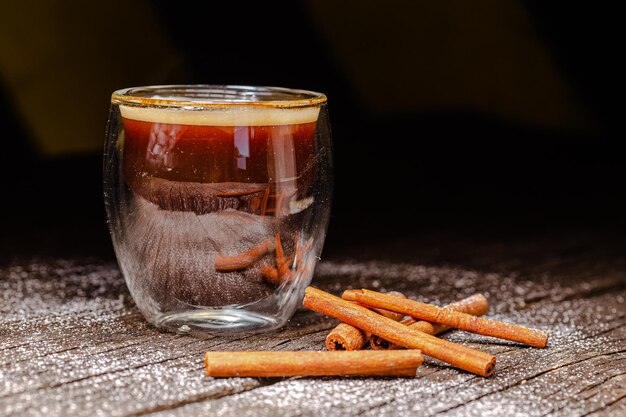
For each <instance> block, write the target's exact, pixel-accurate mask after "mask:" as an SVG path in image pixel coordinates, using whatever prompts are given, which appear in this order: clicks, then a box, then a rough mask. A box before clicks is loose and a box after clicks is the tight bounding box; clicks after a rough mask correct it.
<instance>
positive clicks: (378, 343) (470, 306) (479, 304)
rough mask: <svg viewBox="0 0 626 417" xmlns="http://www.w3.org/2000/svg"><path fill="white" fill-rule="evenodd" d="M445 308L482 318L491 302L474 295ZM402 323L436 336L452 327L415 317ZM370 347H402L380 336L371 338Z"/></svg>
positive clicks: (377, 348)
mask: <svg viewBox="0 0 626 417" xmlns="http://www.w3.org/2000/svg"><path fill="white" fill-rule="evenodd" d="M444 308H449V309H452V310H455V311H460V312H462V313H467V314H471V315H473V316H482V315H483V314H485V313H487V310H488V309H489V302H488V301H487V299H486V298H485V296H484V295H482V294H474V295H472V296H470V297H467V298H464V299H462V300H460V301H457V302H454V303H452V304H449V305H447V306H445V307H444ZM400 323H402V324H404V325H405V326H409V327H410V328H412V329H415V330H419V331H420V332H424V333H428V334H432V335H436V334H439V333H441V332H445V331H446V330H449V329H451V327H450V326H446V325H444V324H439V323H429V322H427V321H423V320H422V321H418V320H416V319H414V318H413V317H407V318H405V319H403V320H401V321H400ZM370 346H371V348H372V349H376V350H380V349H399V348H401V347H402V346H398V345H396V344H395V343H390V342H389V341H388V340H385V339H383V338H381V337H378V336H372V337H371V338H370Z"/></svg>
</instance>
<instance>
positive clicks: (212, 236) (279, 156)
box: [104, 85, 332, 333]
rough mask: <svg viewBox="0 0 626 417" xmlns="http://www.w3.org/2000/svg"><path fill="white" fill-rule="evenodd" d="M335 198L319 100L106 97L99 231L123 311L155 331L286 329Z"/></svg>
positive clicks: (249, 92) (195, 94) (279, 93)
mask: <svg viewBox="0 0 626 417" xmlns="http://www.w3.org/2000/svg"><path fill="white" fill-rule="evenodd" d="M331 192H332V149H331V136H330V125H329V121H328V114H327V108H326V96H324V95H323V94H320V93H315V92H311V91H304V90H292V89H286V88H277V87H244V86H212V85H180V86H178V85H172V86H151V87H138V88H128V89H124V90H119V91H116V92H114V93H113V95H112V99H111V110H110V114H109V121H108V126H107V135H106V144H105V151H104V199H105V205H106V210H107V215H108V221H109V229H110V232H111V236H112V240H113V246H114V248H115V252H116V255H117V260H118V263H119V266H120V269H121V270H122V273H123V275H124V277H125V279H126V283H127V285H128V288H129V289H130V292H131V294H132V296H133V299H134V300H135V303H136V304H137V306H138V307H139V309H140V310H141V312H142V313H143V315H144V316H145V318H146V319H147V320H148V321H149V322H150V323H152V324H154V325H155V326H157V327H161V328H166V329H170V330H174V331H179V332H190V331H203V332H211V333H223V332H239V331H246V332H248V331H254V330H270V329H274V328H277V327H280V326H282V325H283V324H284V323H285V322H286V321H287V320H288V319H289V318H290V317H291V315H292V314H293V312H294V311H295V309H296V308H297V307H298V305H299V303H300V301H301V299H302V297H303V293H304V289H305V288H306V286H307V285H308V284H309V282H310V281H311V278H312V276H313V270H314V268H315V265H316V263H317V260H318V259H319V256H320V253H321V251H322V246H323V243H324V238H325V235H326V227H327V224H328V218H329V213H330V198H331Z"/></svg>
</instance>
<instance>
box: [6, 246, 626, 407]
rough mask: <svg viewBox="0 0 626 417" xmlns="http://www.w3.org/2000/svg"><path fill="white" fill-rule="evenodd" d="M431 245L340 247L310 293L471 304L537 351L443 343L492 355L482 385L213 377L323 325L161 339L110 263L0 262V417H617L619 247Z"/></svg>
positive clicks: (620, 390)
mask: <svg viewBox="0 0 626 417" xmlns="http://www.w3.org/2000/svg"><path fill="white" fill-rule="evenodd" d="M445 242H447V243H442V241H437V240H428V239H423V240H419V241H412V240H405V241H401V240H398V241H396V242H395V243H393V242H391V243H390V242H387V243H386V244H385V245H384V248H381V247H377V246H375V245H374V246H369V247H359V248H355V250H354V253H352V254H350V253H349V251H345V253H344V255H342V256H338V257H335V258H334V259H331V260H328V261H325V262H323V263H322V264H321V265H320V266H319V268H318V270H317V272H316V278H315V280H314V285H316V286H318V287H320V288H323V289H326V290H329V291H331V292H334V293H338V292H340V291H341V290H342V289H346V288H359V287H367V288H373V289H383V290H392V289H394V290H400V291H403V292H405V293H406V294H407V295H409V296H412V297H415V298H417V299H419V300H428V301H431V302H435V303H441V304H443V303H448V302H451V301H453V300H456V299H460V298H462V297H464V296H467V295H469V294H472V293H475V292H482V293H485V294H486V295H488V298H489V300H490V302H491V308H490V313H489V316H490V317H494V318H496V319H500V320H505V321H511V322H515V323H519V324H526V325H530V326H535V327H539V328H542V329H545V330H548V331H550V334H551V338H550V343H549V347H548V348H546V349H534V348H527V347H522V346H519V345H516V344H514V343H503V342H499V341H494V340H490V339H488V338H485V337H479V336H475V335H470V334H467V333H462V332H450V333H448V335H447V336H446V337H447V338H449V339H450V340H454V341H458V342H462V343H465V344H467V345H468V346H472V347H475V348H479V349H483V350H485V351H487V352H490V353H492V354H495V355H496V357H497V359H498V365H497V368H496V372H495V375H494V376H493V377H491V378H487V379H485V378H480V377H476V376H474V375H471V374H468V373H464V372H460V371H457V370H455V369H451V368H449V367H447V366H444V365H442V364H439V363H435V362H434V361H432V360H427V363H425V365H424V366H423V367H422V368H421V369H420V371H419V373H418V375H417V377H416V378H289V379H281V378H272V379H257V378H232V379H211V378H206V377H205V376H204V374H203V363H202V358H203V352H205V351H206V350H211V349H214V350H229V349H232V350H243V349H273V350H294V349H295V350H298V349H309V350H320V349H323V340H324V338H325V336H326V334H327V332H328V330H329V329H331V328H332V327H333V326H334V325H335V324H336V321H334V320H332V319H328V318H325V317H322V316H320V315H318V314H315V313H312V312H308V311H304V310H302V311H299V312H298V313H297V314H296V316H295V317H294V318H293V320H292V321H291V322H290V324H289V325H288V326H286V327H285V328H284V329H282V330H279V331H276V332H273V333H269V334H261V335H254V336H252V335H248V336H245V335H244V336H239V337H231V338H227V339H225V338H219V337H206V338H203V339H199V338H192V337H188V336H181V335H175V334H169V333H163V332H159V331H157V330H155V329H153V328H152V327H150V326H149V325H148V324H146V322H145V321H144V320H143V319H142V317H141V315H140V314H139V312H138V311H137V309H136V308H135V307H134V305H133V302H132V300H131V298H130V296H129V294H128V292H127V290H126V287H125V284H124V282H123V279H122V278H121V276H120V274H119V272H118V269H117V266H116V265H115V264H114V263H113V262H111V261H101V260H98V259H49V258H46V259H26V260H12V261H9V262H5V264H4V265H3V266H0V415H2V416H12V415H33V416H38V415H45V416H48V417H50V416H74V415H76V416H83V415H110V416H140V415H151V416H169V415H172V416H187V415H194V416H195V415H212V416H213V415H216V416H236V417H243V416H277V415H293V416H297V415H298V416H299V415H303V416H314V415H329V414H330V413H332V414H333V415H367V416H381V415H382V416H386V415H388V416H398V415H421V416H433V415H436V416H490V415H494V416H513V415H520V416H568V417H570V416H572V417H575V416H591V415H594V416H604V415H607V416H608V415H612V416H622V415H626V260H625V259H624V253H623V250H624V248H625V246H624V245H619V244H616V243H615V242H614V241H611V240H610V239H609V240H608V241H606V242H604V243H603V242H598V241H597V240H593V239H585V238H581V239H576V238H572V237H568V238H566V239H558V240H556V241H534V242H527V243H524V244H512V243H499V244H478V243H474V242H471V241H466V242H462V241H455V242H454V243H450V242H449V241H445ZM398 253H401V254H402V255H398Z"/></svg>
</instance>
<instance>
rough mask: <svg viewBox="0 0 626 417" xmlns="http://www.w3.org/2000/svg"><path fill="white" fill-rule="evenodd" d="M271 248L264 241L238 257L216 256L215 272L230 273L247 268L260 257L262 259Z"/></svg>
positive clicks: (268, 243)
mask: <svg viewBox="0 0 626 417" xmlns="http://www.w3.org/2000/svg"><path fill="white" fill-rule="evenodd" d="M271 248H272V243H271V242H270V241H269V240H266V241H264V242H263V243H261V244H260V245H257V246H255V247H253V248H252V249H250V250H248V251H246V252H243V253H240V254H238V255H232V256H222V255H217V256H216V257H215V270H217V271H220V272H230V271H238V270H240V269H246V268H249V267H250V266H252V265H253V264H254V263H255V262H256V261H258V260H259V259H260V258H261V257H263V255H265V254H266V253H267V252H269V250H270V249H271Z"/></svg>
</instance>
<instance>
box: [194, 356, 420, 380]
mask: <svg viewBox="0 0 626 417" xmlns="http://www.w3.org/2000/svg"><path fill="white" fill-rule="evenodd" d="M422 360H423V358H422V355H421V353H420V351H419V350H396V351H374V350H368V351H361V352H346V351H343V352H342V351H336V352H329V351H321V352H306V351H296V352H284V351H278V352H276V351H275V352H206V354H205V357H204V366H205V370H206V375H207V376H213V377H243V376H248V377H283V376H313V375H316V376H321V375H363V376H373V375H376V376H415V373H416V371H417V368H418V367H419V366H420V365H421V363H422Z"/></svg>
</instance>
